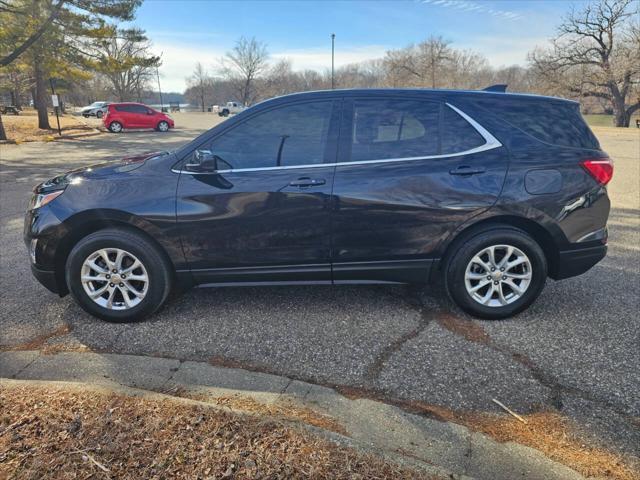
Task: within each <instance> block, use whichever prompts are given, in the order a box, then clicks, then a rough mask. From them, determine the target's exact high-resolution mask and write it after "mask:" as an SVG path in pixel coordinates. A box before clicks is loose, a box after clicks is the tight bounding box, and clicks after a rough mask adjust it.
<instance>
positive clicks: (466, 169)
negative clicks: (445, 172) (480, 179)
mask: <svg viewBox="0 0 640 480" xmlns="http://www.w3.org/2000/svg"><path fill="white" fill-rule="evenodd" d="M485 172H486V170H485V169H484V168H483V167H471V166H469V165H460V166H459V167H458V168H454V169H452V170H449V173H450V174H451V175H463V176H466V175H478V174H480V173H485Z"/></svg>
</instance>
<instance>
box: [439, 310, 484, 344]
mask: <svg viewBox="0 0 640 480" xmlns="http://www.w3.org/2000/svg"><path fill="white" fill-rule="evenodd" d="M436 321H437V322H438V325H440V326H441V327H442V328H445V329H446V330H449V331H450V332H452V333H455V334H456V335H459V336H461V337H462V338H464V339H465V340H467V341H469V342H474V343H480V344H483V345H489V344H490V343H491V337H489V334H487V332H485V331H484V329H483V328H482V327H481V326H480V325H478V324H477V323H475V322H473V321H471V320H464V319H462V318H459V317H456V316H455V315H452V314H451V313H448V312H442V313H440V314H439V315H437V316H436Z"/></svg>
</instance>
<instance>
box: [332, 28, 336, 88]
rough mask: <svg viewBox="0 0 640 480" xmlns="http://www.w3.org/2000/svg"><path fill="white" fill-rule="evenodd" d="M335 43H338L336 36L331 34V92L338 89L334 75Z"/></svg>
mask: <svg viewBox="0 0 640 480" xmlns="http://www.w3.org/2000/svg"><path fill="white" fill-rule="evenodd" d="M335 43H336V34H335V33H332V34H331V90H333V89H334V88H336V80H335V73H334V56H335V51H336V49H335Z"/></svg>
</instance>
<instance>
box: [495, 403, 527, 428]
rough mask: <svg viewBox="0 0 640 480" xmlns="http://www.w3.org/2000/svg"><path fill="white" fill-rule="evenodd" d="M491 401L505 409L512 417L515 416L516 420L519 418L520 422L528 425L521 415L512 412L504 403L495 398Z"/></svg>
mask: <svg viewBox="0 0 640 480" xmlns="http://www.w3.org/2000/svg"><path fill="white" fill-rule="evenodd" d="M491 401H493V403H495V404H496V405H498V406H499V407H501V408H503V409H504V410H505V411H506V412H507V413H510V414H511V415H513V416H514V417H515V418H517V419H518V420H520V421H521V422H522V423H527V421H526V420H525V419H524V418H522V417H521V416H520V415H518V414H517V413H516V412H514V411H513V410H511V409H510V408H509V407H507V406H506V405H505V404H504V403H502V402H501V401H499V400H496V399H495V398H492V399H491Z"/></svg>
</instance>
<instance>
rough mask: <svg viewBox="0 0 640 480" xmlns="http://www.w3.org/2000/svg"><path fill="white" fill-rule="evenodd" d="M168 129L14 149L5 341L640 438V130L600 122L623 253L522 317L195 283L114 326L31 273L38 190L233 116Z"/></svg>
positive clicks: (5, 251) (547, 295)
mask: <svg viewBox="0 0 640 480" xmlns="http://www.w3.org/2000/svg"><path fill="white" fill-rule="evenodd" d="M174 118H175V120H176V125H177V127H178V128H177V129H176V130H175V131H171V132H169V133H167V134H161V133H157V132H132V133H124V134H120V135H111V134H102V135H98V136H92V137H85V138H82V139H76V140H63V141H58V142H50V143H27V144H22V145H1V146H0V157H1V161H2V164H1V171H0V181H1V183H0V230H1V237H0V348H5V349H7V348H12V347H15V346H17V345H20V346H24V347H25V348H26V347H29V348H38V347H40V346H44V345H58V346H59V347H60V348H64V349H89V350H93V351H98V352H101V351H108V352H116V353H129V354H136V355H153V356H161V357H169V358H177V359H181V360H186V359H190V360H205V361H211V362H212V363H216V364H220V365H235V366H242V367H244V368H249V369H257V370H263V371H269V372H274V373H278V374H281V375H285V376H288V377H290V378H296V379H301V380H305V381H309V382H313V383H321V384H330V385H338V386H344V387H355V388H359V389H362V390H366V391H369V392H371V393H372V394H376V395H380V396H383V397H385V398H388V399H405V400H416V401H422V402H426V403H429V404H434V405H439V406H444V407H447V408H450V409H454V410H480V411H497V408H498V407H497V406H496V405H495V404H494V403H493V402H492V399H493V398H495V399H499V400H500V401H502V402H503V403H505V404H507V405H508V406H509V407H511V408H512V409H513V410H516V411H518V412H521V413H528V412H532V411H537V410H542V409H549V408H551V409H556V410H559V411H560V412H561V413H562V414H564V415H566V416H568V417H570V418H571V419H573V420H574V421H575V422H576V424H577V425H578V427H579V428H580V429H581V431H582V432H583V433H584V434H586V435H587V436H589V437H591V438H592V442H593V444H595V445H599V446H601V447H603V448H608V449H613V450H616V451H620V452H625V453H627V454H630V455H635V456H638V455H639V454H640V452H639V451H638V445H640V429H639V423H638V419H639V418H640V395H639V394H638V393H639V391H640V368H639V366H640V348H639V345H640V321H639V314H638V312H639V311H640V218H639V217H640V130H637V129H624V130H622V129H618V130H616V129H613V128H598V129H595V133H596V135H597V136H598V137H599V139H600V141H601V143H602V145H603V147H604V149H605V150H606V151H607V152H608V153H609V154H610V155H611V156H612V158H614V160H615V162H616V171H615V175H614V179H613V181H612V183H611V187H610V194H611V197H612V205H613V210H612V213H611V217H610V221H609V226H610V242H609V245H610V250H609V254H608V256H607V258H606V259H605V260H604V261H603V262H601V263H600V264H598V265H597V266H596V267H594V268H593V269H592V270H591V271H589V272H588V273H587V274H585V275H583V276H581V277H577V278H574V279H568V280H564V281H561V282H553V281H551V280H549V282H548V284H547V286H546V288H545V290H544V292H543V293H542V295H541V297H540V299H539V300H538V301H537V303H536V304H534V305H533V307H532V308H530V309H529V310H528V311H527V312H525V313H523V314H521V315H519V316H517V317H516V318H513V319H510V320H506V321H499V322H486V321H477V320H472V319H470V318H469V317H467V316H466V315H465V314H463V313H462V312H461V311H459V310H458V309H457V308H455V307H454V306H453V305H452V304H450V302H448V301H446V300H445V299H444V298H442V297H440V296H438V295H436V294H434V293H432V292H429V291H422V290H419V289H416V288H413V287H383V286H352V287H316V286H314V287H309V286H304V287H261V288H256V287H244V288H229V289H193V290H191V291H189V292H188V293H186V294H184V295H182V296H179V297H175V298H172V299H171V300H170V301H169V302H168V304H167V305H166V306H165V307H164V308H163V309H162V310H161V311H160V312H159V313H158V314H157V315H155V316H154V317H153V318H151V319H150V320H148V321H146V322H144V323H139V324H120V325H114V324H107V323H104V322H101V321H100V320H97V319H95V318H92V317H90V316H89V315H87V314H85V313H84V312H83V311H82V310H81V309H80V308H79V307H78V306H76V304H75V303H74V302H73V301H72V299H71V298H70V297H68V296H67V297H65V298H62V299H61V298H58V297H57V296H56V295H54V294H51V293H49V292H48V291H46V290H45V289H44V287H42V286H40V285H39V284H38V283H37V282H36V280H35V279H33V278H32V277H31V274H30V271H29V261H28V256H27V253H26V249H25V246H24V244H23V242H22V221H23V213H24V210H25V208H26V205H27V202H28V200H29V197H30V191H31V188H32V187H33V185H35V184H36V183H38V182H40V181H43V180H45V179H48V178H50V177H51V176H53V175H54V174H56V173H59V172H62V171H65V170H69V169H71V168H74V167H78V166H81V165H87V164H91V163H96V162H100V161H104V160H109V159H115V158H117V157H119V156H122V155H124V154H127V153H136V152H142V151H149V150H163V149H169V148H173V147H175V146H177V145H180V144H182V143H184V142H186V141H188V140H189V139H190V138H193V137H194V136H195V135H197V134H198V133H200V132H202V131H204V130H205V129H207V128H209V127H210V126H212V125H213V124H215V123H217V122H218V121H219V119H218V117H215V116H213V115H211V114H208V115H207V114H196V113H194V114H187V113H183V114H180V113H178V114H176V115H175V116H174Z"/></svg>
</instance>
